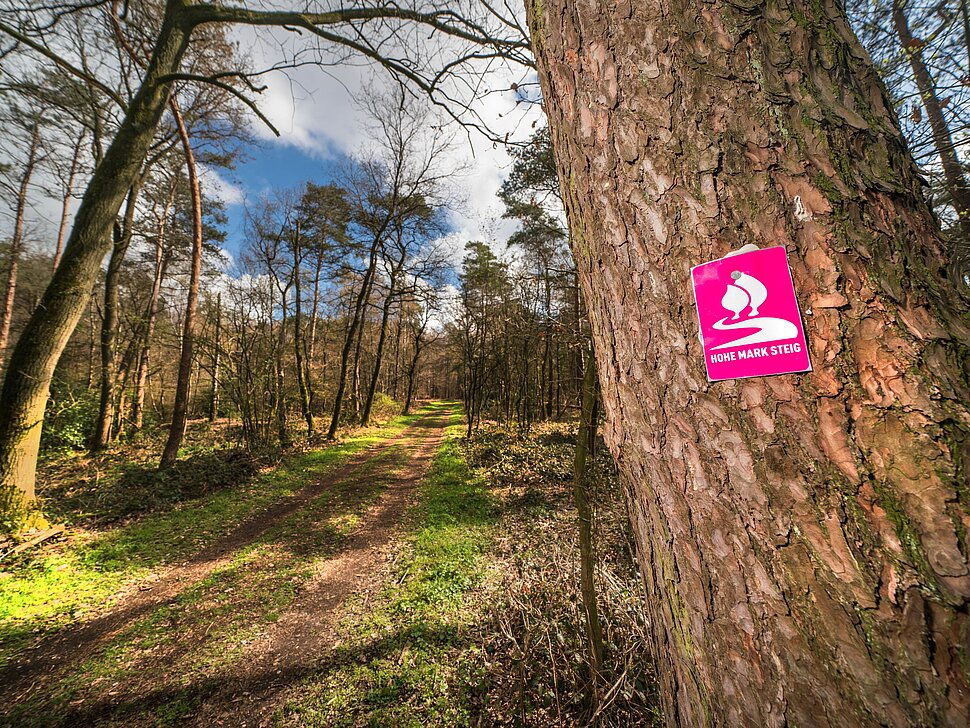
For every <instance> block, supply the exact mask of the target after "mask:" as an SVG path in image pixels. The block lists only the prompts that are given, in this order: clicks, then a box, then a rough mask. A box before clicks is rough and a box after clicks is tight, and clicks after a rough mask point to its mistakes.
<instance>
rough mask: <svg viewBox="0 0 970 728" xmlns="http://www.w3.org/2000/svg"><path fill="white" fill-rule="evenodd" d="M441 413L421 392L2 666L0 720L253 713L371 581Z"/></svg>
mask: <svg viewBox="0 0 970 728" xmlns="http://www.w3.org/2000/svg"><path fill="white" fill-rule="evenodd" d="M452 412H453V410H452V409H451V408H450V407H449V406H447V405H440V404H438V405H432V406H431V407H430V408H429V409H428V410H427V411H426V412H425V413H423V414H422V416H421V417H420V418H419V419H418V420H417V421H416V422H414V423H413V424H411V425H410V426H409V427H408V428H407V429H406V430H404V432H402V433H401V434H400V435H397V436H395V437H391V438H389V439H387V440H384V441H382V442H379V443H378V444H376V445H374V446H372V447H370V448H367V449H366V450H364V451H362V452H360V453H358V454H356V455H353V456H350V457H349V458H348V459H347V460H346V461H344V462H343V463H342V464H341V465H338V466H337V467H336V469H333V470H331V471H330V472H328V473H326V474H325V475H323V476H322V477H321V478H320V479H319V480H318V481H316V482H313V483H311V484H310V485H308V486H307V487H305V488H303V489H302V490H300V491H298V492H297V493H295V494H294V495H292V496H290V497H288V498H284V499H282V500H281V501H279V502H277V503H275V504H274V505H272V506H270V507H269V508H268V509H266V510H264V511H263V512H261V513H259V514H258V515H256V516H254V517H253V518H251V519H250V520H248V521H245V522H243V523H242V524H240V525H239V526H237V527H236V528H234V529H233V530H231V531H230V532H229V533H228V534H227V535H226V536H225V537H224V538H222V539H220V540H219V541H218V542H217V543H215V544H213V545H211V546H209V547H208V548H205V549H203V550H202V551H200V552H199V553H197V554H196V555H195V556H194V557H193V558H191V559H190V560H188V561H184V562H182V563H179V564H176V565H174V566H170V567H168V568H166V569H164V570H162V571H161V572H159V574H158V575H157V578H155V579H154V580H153V581H151V582H150V583H149V584H144V585H141V586H140V587H137V588H135V589H132V590H130V591H129V592H128V593H127V594H125V595H124V596H122V598H121V599H120V600H119V601H118V602H117V603H116V604H115V605H114V606H113V607H112V608H110V609H109V610H107V611H106V612H104V613H103V614H101V615H99V616H97V617H96V618H94V619H92V620H90V621H88V622H86V623H85V624H82V625H80V626H78V627H76V628H73V629H69V630H65V631H63V632H61V633H59V634H57V635H56V636H54V637H52V638H50V639H48V640H45V641H43V642H42V643H41V644H40V645H38V646H37V647H36V648H34V649H33V650H31V651H30V652H28V653H27V654H26V655H25V656H23V657H22V658H21V659H20V660H18V661H16V662H14V663H12V664H10V665H8V666H6V667H4V668H3V669H2V670H0V686H2V687H0V701H2V704H3V705H4V706H13V707H14V709H15V712H14V714H13V715H12V716H11V717H14V722H13V723H10V724H11V725H94V724H124V725H166V724H178V725H186V724H189V725H191V724H195V725H205V726H211V725H231V726H258V725H264V724H266V723H267V722H268V720H269V717H270V716H271V715H272V712H273V710H274V708H275V707H276V705H277V703H278V700H277V699H276V698H277V696H280V695H282V690H283V688H285V687H286V686H287V685H289V684H292V683H293V682H294V681H298V680H299V679H300V677H301V676H302V675H304V674H307V672H308V671H309V670H310V669H311V668H312V667H313V666H314V664H315V663H316V662H317V661H319V660H320V658H321V657H324V656H325V655H326V654H327V653H328V652H329V650H330V649H331V648H332V647H333V646H334V645H333V641H334V634H335V631H334V629H333V627H334V626H335V624H336V619H337V618H338V616H339V613H340V609H339V608H340V606H341V605H343V604H344V602H345V601H346V600H347V598H348V597H349V596H351V595H353V594H364V595H366V594H368V593H369V592H371V591H372V590H373V589H375V588H376V587H377V586H378V585H379V581H380V574H381V573H382V568H381V567H382V564H383V563H384V560H385V559H386V556H387V554H388V550H389V547H390V545H391V544H392V542H393V539H394V536H395V535H396V534H397V533H398V532H399V526H400V525H401V520H402V517H403V515H404V514H405V512H406V510H407V508H408V506H409V505H410V504H411V503H412V502H413V497H414V494H415V491H416V489H417V486H418V485H419V484H420V483H421V481H422V478H423V477H424V476H425V475H426V474H427V472H428V470H429V468H430V466H431V462H432V460H433V458H434V456H435V454H436V453H437V451H438V450H439V448H440V447H441V445H442V442H443V440H444V437H445V432H446V427H447V425H448V424H449V423H450V421H451V415H452ZM18 705H19V706H20V707H21V708H23V709H25V710H17V707H18ZM50 708H53V710H49V709H50ZM17 713H19V715H17ZM8 719H9V718H8ZM4 724H6V723H5V721H4V719H3V718H0V725H4Z"/></svg>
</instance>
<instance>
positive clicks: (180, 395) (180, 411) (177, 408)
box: [158, 97, 202, 470]
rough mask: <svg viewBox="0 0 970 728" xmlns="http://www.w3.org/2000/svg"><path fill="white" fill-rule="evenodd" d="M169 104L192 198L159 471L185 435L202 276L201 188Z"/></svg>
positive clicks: (182, 130)
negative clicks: (178, 337)
mask: <svg viewBox="0 0 970 728" xmlns="http://www.w3.org/2000/svg"><path fill="white" fill-rule="evenodd" d="M169 106H170V107H171V109H172V116H173V117H174V118H175V126H176V128H177V129H178V135H179V139H180V140H181V142H182V149H183V151H184V153H185V167H186V170H187V171H188V173H189V192H190V194H191V197H192V268H191V270H190V271H189V292H188V296H186V300H185V321H184V322H183V327H182V351H181V354H180V356H179V370H178V379H177V380H176V382H175V401H174V403H173V404H172V425H171V427H169V430H168V440H167V442H166V443H165V450H164V451H162V459H161V461H160V462H159V464H158V467H159V468H160V469H162V470H164V469H165V468H169V467H171V466H172V465H174V464H175V461H176V459H177V458H178V452H179V447H181V445H182V438H183V437H184V435H185V425H186V422H187V421H188V416H189V385H190V383H191V380H192V355H193V352H194V349H195V334H196V318H197V314H198V308H199V283H200V279H201V277H202V190H201V189H200V187H199V175H198V170H197V169H196V165H195V155H194V154H193V153H192V143H191V141H190V140H189V133H188V130H187V129H186V128H185V122H184V121H183V119H182V113H181V111H180V110H179V108H178V104H177V103H176V101H175V98H174V97H173V98H172V99H171V100H170V102H169Z"/></svg>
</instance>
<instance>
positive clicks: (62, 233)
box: [51, 129, 86, 270]
mask: <svg viewBox="0 0 970 728" xmlns="http://www.w3.org/2000/svg"><path fill="white" fill-rule="evenodd" d="M85 134H86V132H85V130H83V129H82V130H81V133H80V134H78V137H77V140H76V141H75V142H74V153H73V154H72V156H71V166H70V168H69V169H68V173H67V179H66V180H65V181H64V197H63V199H62V200H61V221H60V223H59V224H58V226H57V242H56V243H55V244H54V260H53V261H52V263H51V267H52V268H53V269H54V270H57V266H59V265H60V264H61V255H63V254H64V239H65V238H66V237H67V226H68V223H69V222H70V220H71V216H70V214H69V213H70V209H71V199H72V198H73V197H74V179H75V178H76V177H77V169H78V166H79V163H80V161H81V145H83V144H84V137H85Z"/></svg>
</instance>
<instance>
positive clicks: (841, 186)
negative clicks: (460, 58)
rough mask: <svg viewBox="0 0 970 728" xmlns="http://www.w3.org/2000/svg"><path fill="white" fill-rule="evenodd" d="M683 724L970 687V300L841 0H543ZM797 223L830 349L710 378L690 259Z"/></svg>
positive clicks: (566, 158)
mask: <svg viewBox="0 0 970 728" xmlns="http://www.w3.org/2000/svg"><path fill="white" fill-rule="evenodd" d="M527 12H528V15H529V22H530V27H531V30H532V37H533V46H534V49H535V52H536V57H537V64H538V68H539V76H540V82H541V85H542V90H543V96H544V105H545V108H546V111H547V113H548V115H549V121H550V126H551V131H552V138H553V143H554V147H555V152H556V157H557V166H558V169H559V174H560V180H561V183H562V189H563V190H564V192H565V198H566V200H565V202H566V207H567V212H568V218H569V225H570V232H571V245H572V247H573V250H574V254H575V257H576V260H577V264H578V266H579V270H580V276H581V280H582V285H583V289H584V294H585V296H584V297H585V300H586V301H587V304H588V307H589V312H590V318H591V323H592V328H593V334H594V339H595V345H596V353H597V360H598V368H599V372H600V383H601V391H602V394H603V401H604V406H605V408H606V411H607V413H608V423H609V424H608V425H607V427H606V432H605V435H606V439H607V442H608V444H609V447H610V449H611V451H612V453H613V455H614V456H615V457H616V459H617V462H618V464H619V468H620V472H621V477H622V480H623V483H624V486H625V488H626V490H627V494H628V498H629V501H630V507H631V518H632V521H633V526H634V531H635V534H636V538H637V541H638V544H639V547H640V559H641V565H642V570H643V575H644V579H645V582H646V588H647V593H648V596H649V601H648V605H647V609H648V612H649V616H650V621H651V624H652V625H654V629H655V634H654V639H655V645H654V660H655V661H656V667H657V674H658V675H659V676H660V679H661V683H662V694H663V696H664V703H665V706H664V707H665V714H666V720H667V722H668V723H669V724H670V725H685V726H707V725H732V726H733V725H752V726H754V725H756V726H782V725H811V726H845V725H894V726H903V725H950V726H965V725H966V721H967V714H968V710H970V685H968V642H970V616H968V601H970V571H968V566H967V543H968V539H967V529H968V526H970V513H968V505H970V504H968V499H970V490H968V488H967V474H968V472H970V412H968V402H970V381H968V380H970V356H968V344H970V327H968V315H967V311H966V309H965V308H963V307H962V304H961V303H960V302H959V301H957V300H956V296H955V294H954V292H953V289H952V288H951V287H950V285H949V284H948V283H947V281H946V278H945V269H946V265H947V263H948V260H947V253H946V248H945V245H944V242H943V241H942V239H941V237H940V234H939V231H938V229H937V227H936V223H935V222H934V219H933V217H932V215H931V213H930V211H929V210H928V209H927V207H926V205H925V204H924V202H923V201H922V197H921V194H920V183H919V180H918V177H917V174H916V171H915V167H914V165H913V162H912V159H911V157H910V155H909V153H908V152H907V150H906V149H905V146H904V142H903V140H902V137H901V135H900V132H899V129H898V124H897V121H896V119H895V117H894V114H893V112H892V110H891V106H890V105H889V102H888V100H887V97H886V94H885V91H884V89H883V87H882V85H881V84H880V82H879V80H878V78H877V77H876V75H875V73H874V72H873V69H872V67H871V63H870V61H869V59H868V56H867V54H866V53H865V52H864V51H863V49H862V48H861V46H860V45H859V43H858V42H857V40H856V39H855V37H854V36H853V34H852V32H851V30H850V29H849V27H848V24H847V23H846V20H845V17H844V13H843V11H842V9H841V5H840V4H838V3H832V2H817V1H816V0H768V1H767V2H757V1H751V0H734V2H732V3H730V4H729V3H727V2H723V1H722V0H717V1H715V2H710V3H707V2H692V1H691V0H648V2H643V3H632V2H630V0H620V1H619V2H617V1H616V0H613V1H611V2H604V1H603V0H588V1H586V2H582V3H574V2H569V1H568V0H541V1H540V0H535V2H530V3H529V4H528V6H527ZM745 243H756V244H759V245H774V244H783V245H785V246H786V247H787V248H788V251H789V258H790V261H791V264H792V269H793V274H794V280H795V287H796V290H797V292H798V296H799V299H800V301H801V304H802V307H803V310H804V312H805V323H806V329H807V333H808V337H809V340H810V346H811V357H812V361H813V365H814V369H815V370H814V372H812V373H809V374H806V375H789V376H780V377H770V378H760V379H752V380H744V381H729V382H722V383H716V384H711V383H708V382H707V380H706V377H705V373H704V364H703V354H702V351H701V346H700V343H699V341H698V336H697V334H698V327H697V321H696V317H695V312H694V310H693V299H692V294H691V287H690V277H689V269H690V267H691V266H692V265H695V264H697V263H701V262H703V261H707V260H710V259H713V258H717V257H720V256H723V255H725V254H726V253H728V252H729V251H732V250H735V249H737V248H739V247H740V246H741V245H742V244H745Z"/></svg>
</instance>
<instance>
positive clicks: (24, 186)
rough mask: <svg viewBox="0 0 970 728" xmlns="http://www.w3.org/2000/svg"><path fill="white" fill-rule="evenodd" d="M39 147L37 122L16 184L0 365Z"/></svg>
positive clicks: (0, 320)
mask: <svg viewBox="0 0 970 728" xmlns="http://www.w3.org/2000/svg"><path fill="white" fill-rule="evenodd" d="M39 151H40V127H39V126H38V125H37V124H34V127H33V129H32V130H31V134H30V148H29V149H28V151H27V161H26V163H25V164H24V171H23V173H22V174H21V175H20V186H19V187H18V188H17V202H16V205H15V206H14V222H13V237H12V238H10V252H9V253H8V258H9V262H8V263H7V283H6V286H4V296H3V308H2V309H0V366H2V365H3V360H4V354H5V352H6V351H7V344H8V343H9V342H10V323H11V321H12V320H13V305H14V301H15V300H16V298H17V276H18V271H19V269H20V255H21V254H22V253H23V249H24V216H25V214H26V212H27V190H28V189H29V188H30V178H31V177H33V175H34V168H35V167H36V166H37V153H38V152H39Z"/></svg>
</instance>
